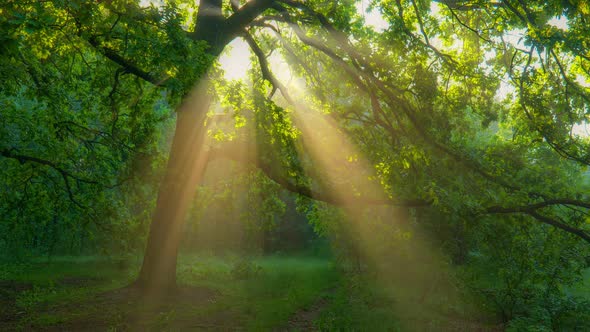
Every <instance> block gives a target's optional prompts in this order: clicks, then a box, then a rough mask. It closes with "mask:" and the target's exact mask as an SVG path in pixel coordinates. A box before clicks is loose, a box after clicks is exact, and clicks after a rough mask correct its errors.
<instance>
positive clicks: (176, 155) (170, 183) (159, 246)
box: [137, 79, 211, 292]
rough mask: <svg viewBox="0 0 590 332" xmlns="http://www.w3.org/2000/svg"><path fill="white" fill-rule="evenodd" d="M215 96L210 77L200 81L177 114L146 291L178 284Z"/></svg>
mask: <svg viewBox="0 0 590 332" xmlns="http://www.w3.org/2000/svg"><path fill="white" fill-rule="evenodd" d="M210 102H211V97H210V96H208V95H207V79H204V80H202V81H201V82H199V83H198V86H197V87H196V88H195V90H194V91H193V92H192V94H191V95H190V96H189V97H188V98H187V99H186V100H185V101H184V102H183V104H182V105H181V107H180V109H179V110H178V113H177V119H176V131H175V133H174V138H173V141H172V149H171V151H170V157H169V159H168V167H167V170H166V175H165V177H164V180H163V182H162V183H161V185H160V191H159V193H158V200H157V204H156V209H155V211H154V214H153V219H152V224H151V227H150V232H149V237H148V242H147V247H146V251H145V254H144V259H143V265H142V267H141V271H140V273H139V277H138V280H137V285H138V286H140V287H141V288H143V289H145V290H146V291H148V292H149V291H168V290H170V289H171V288H174V287H175V286H176V259H177V253H178V246H179V241H180V234H181V230H182V226H183V223H184V221H185V218H186V214H187V210H188V208H189V207H190V205H191V203H192V202H193V200H194V198H195V192H196V189H197V185H198V183H199V181H200V179H201V177H202V175H203V173H204V171H205V167H206V166H207V154H208V152H207V151H206V150H205V149H206V147H205V146H204V140H205V138H206V128H205V117H206V113H207V110H208V109H209V104H210Z"/></svg>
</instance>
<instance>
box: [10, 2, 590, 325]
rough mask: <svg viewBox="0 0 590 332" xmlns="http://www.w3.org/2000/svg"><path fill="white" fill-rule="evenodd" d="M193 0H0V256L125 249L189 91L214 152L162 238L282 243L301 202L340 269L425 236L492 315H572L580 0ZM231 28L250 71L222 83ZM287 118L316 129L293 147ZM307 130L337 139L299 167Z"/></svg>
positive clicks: (580, 108) (295, 134) (584, 172)
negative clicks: (198, 95) (203, 108)
mask: <svg viewBox="0 0 590 332" xmlns="http://www.w3.org/2000/svg"><path fill="white" fill-rule="evenodd" d="M200 2H201V4H199V3H197V1H184V0H177V1H159V2H156V1H153V2H152V3H151V4H149V2H146V1H141V2H139V1H116V0H110V1H84V0H75V1H59V0H55V1H11V0H9V1H4V2H3V4H2V5H1V6H0V32H1V34H0V77H1V78H2V81H1V83H2V84H1V85H0V110H1V113H0V124H1V125H0V183H1V184H2V185H1V186H0V215H2V219H1V221H0V256H4V258H6V257H11V258H14V257H20V258H23V257H24V256H27V255H32V254H33V255H40V254H43V255H45V254H47V255H53V254H56V253H80V252H92V253H95V252H98V251H100V250H107V251H109V250H111V251H112V250H117V251H125V252H131V251H133V250H138V249H142V248H143V246H144V245H145V238H146V236H147V231H148V229H149V226H150V218H151V217H150V216H151V215H152V212H153V210H154V208H155V206H156V198H157V193H158V186H159V184H160V183H161V181H162V179H163V177H164V174H165V172H166V166H165V165H166V160H167V154H168V151H169V150H170V145H171V144H172V139H173V138H172V132H173V130H174V128H173V124H174V122H175V120H176V119H177V118H178V116H177V114H176V113H175V112H174V110H175V109H177V108H178V107H179V105H180V104H181V102H182V100H183V98H184V97H185V96H186V95H187V94H188V93H189V92H190V91H191V89H192V88H193V86H195V85H196V84H198V83H199V82H203V81H207V82H208V83H211V84H209V85H208V86H207V89H208V91H209V94H210V95H211V98H212V101H211V107H209V108H208V111H209V114H208V116H207V119H206V124H207V126H208V127H207V129H205V127H204V126H202V125H203V124H202V123H195V124H194V126H195V128H200V130H207V137H209V140H208V143H207V146H205V147H202V149H204V150H206V151H207V153H209V157H210V160H215V161H211V163H210V164H211V165H220V160H225V161H226V163H225V164H223V165H225V166H222V167H221V168H220V167H219V166H214V167H210V168H211V169H213V170H210V171H208V172H209V173H207V174H208V175H207V176H206V177H205V180H204V181H203V183H202V186H201V187H200V188H192V189H191V190H192V191H197V192H198V194H197V198H196V200H195V201H194V202H193V204H192V208H191V212H190V213H189V218H188V219H189V223H188V224H187V226H186V229H187V234H190V235H191V237H190V238H189V237H187V239H186V240H185V241H184V244H185V246H184V247H185V248H193V249H194V248H202V247H203V245H202V242H203V241H195V239H199V236H201V238H202V239H203V240H204V239H205V238H208V237H210V236H208V235H206V234H209V235H213V234H216V235H218V236H219V238H220V240H219V241H221V242H219V241H218V242H217V244H216V245H212V246H213V247H215V246H217V248H214V249H219V248H230V247H231V248H234V249H242V250H244V249H247V250H252V249H253V248H254V247H256V250H263V251H269V250H270V251H272V250H277V249H280V250H282V249H284V248H289V246H288V245H281V244H280V241H290V239H291V240H292V237H290V236H294V235H293V234H298V235H297V236H298V237H299V240H297V241H299V242H300V243H307V242H309V240H311V239H313V237H314V236H313V235H311V234H310V231H309V228H306V227H307V226H302V224H301V219H302V218H303V217H302V215H305V217H306V218H307V219H308V220H309V222H310V224H311V225H312V226H313V228H314V230H315V231H316V233H317V234H319V235H321V236H324V237H325V238H328V239H330V240H331V241H332V243H333V247H334V248H335V249H334V251H335V252H336V254H337V255H339V257H340V258H342V259H343V262H344V263H343V264H344V265H346V263H345V261H347V260H349V261H353V262H354V263H355V265H356V270H357V272H358V271H362V270H364V269H369V270H371V271H381V272H383V271H388V272H387V273H393V272H391V271H389V270H388V269H389V268H388V267H385V266H382V265H384V264H383V263H384V262H391V261H392V260H394V261H396V262H404V263H408V264H410V262H412V261H414V262H416V261H420V260H421V259H422V258H421V257H422V256H421V254H420V253H416V252H417V251H420V250H421V248H422V247H423V246H427V247H428V248H431V249H432V250H434V251H435V252H436V255H437V256H436V257H438V258H440V259H438V260H439V261H440V262H441V264H443V265H448V266H453V272H452V273H451V272H449V273H450V274H452V275H453V276H452V278H451V279H452V281H451V283H454V284H455V285H461V286H458V287H460V288H462V290H463V291H465V292H470V293H471V294H475V297H476V298H478V300H477V301H479V303H483V304H482V305H484V306H486V308H488V309H489V310H490V311H492V312H494V313H496V314H497V315H498V316H499V317H501V319H502V320H504V321H506V322H508V321H512V323H511V324H512V325H510V326H513V327H514V328H515V329H519V328H520V327H522V326H531V325H532V324H533V323H534V324H537V325H538V329H539V330H541V329H543V328H547V329H549V328H552V329H568V328H570V329H576V328H578V329H580V328H584V326H582V324H583V322H588V321H590V320H588V319H587V316H588V315H589V313H588V311H587V306H585V304H584V302H582V300H581V299H578V298H576V297H575V295H574V294H571V293H570V292H569V291H568V289H569V288H568V287H570V286H571V285H574V284H576V283H577V282H579V280H580V278H581V276H582V273H583V271H584V269H586V268H588V257H590V249H589V247H588V244H589V243H590V219H589V214H588V210H589V209H590V197H589V196H588V192H589V189H590V188H589V187H590V179H589V176H588V166H589V165H590V138H589V136H588V134H587V132H586V133H584V130H587V128H588V127H587V126H588V121H589V114H590V83H589V82H590V54H589V53H588V49H590V31H589V28H588V27H589V26H590V24H589V22H588V20H590V7H588V5H587V4H586V3H585V2H583V1H552V2H544V1H527V2H523V1H508V0H505V1H498V2H487V1H451V0H441V1H432V2H431V1H425V0H410V1H370V2H362V3H361V2H357V1H353V0H341V1H320V0H317V1H316V0H313V1H305V2H304V1H294V0H276V1H271V0H252V1H249V2H245V1H233V0H232V1H229V2H225V1H213V0H207V1H200ZM364 4H369V6H368V8H367V10H372V11H373V12H374V13H379V14H380V17H381V18H382V19H383V20H384V23H383V26H382V27H375V26H374V25H371V24H368V22H367V21H366V20H365V15H366V13H365V12H364V11H363V9H362V8H361V7H363V5H364ZM199 5H200V6H199ZM205 7H207V8H210V10H212V11H213V12H215V10H219V15H221V16H220V17H219V18H218V19H219V20H218V21H215V22H213V21H211V22H213V23H211V22H205V20H208V19H209V18H206V16H202V15H200V14H199V13H201V12H202V10H201V9H202V8H205ZM211 8H212V9H211ZM203 11H204V10H203ZM203 17H205V18H203ZM245 20H248V22H246V23H244V21H245ZM369 23H370V22H369ZM200 24H201V26H199V25H200ZM205 24H212V25H210V26H205ZM215 24H217V25H215ZM223 24H224V25H223ZM232 24H233V25H232ZM203 26H204V27H203ZM234 27H236V28H235V29H234ZM234 30H235V31H234ZM230 37H231V38H230ZM223 38H226V39H228V40H225V39H223ZM235 38H241V39H242V40H243V41H245V42H246V43H247V44H248V45H249V47H250V49H251V54H249V55H247V54H244V55H242V56H244V57H249V58H250V60H251V66H252V67H251V68H250V70H249V71H248V75H247V77H245V78H243V79H240V80H228V79H226V78H224V73H223V69H222V68H221V67H220V66H219V64H218V63H217V62H216V59H215V57H216V55H218V54H219V53H220V52H221V49H223V47H225V45H226V44H227V43H229V42H230V41H231V40H232V39H235ZM222 39H223V40H222ZM218 48H220V49H218ZM281 66H283V67H284V66H288V68H289V70H288V74H289V75H291V76H293V79H292V80H291V81H289V82H287V81H285V80H284V79H285V74H284V73H282V74H281V73H280V72H279V70H278V69H277V68H280V67H281ZM205 77H206V79H204V78H205ZM201 79H203V80H201ZM300 113H302V114H304V116H305V117H308V119H312V120H311V121H312V122H315V123H316V124H317V123H323V122H322V121H325V123H327V124H330V126H328V125H324V126H323V127H322V126H317V127H315V128H313V130H312V131H314V132H315V135H316V136H311V137H312V138H314V140H315V141H314V142H312V143H311V144H310V136H309V129H307V131H306V128H305V123H303V122H302V120H301V118H298V115H297V114H300ZM299 116H301V115H299ZM328 127H330V128H331V129H330V128H328ZM318 128H319V129H318ZM321 128H325V129H326V131H328V133H324V132H320V133H318V131H319V130H321ZM330 130H332V131H333V132H334V133H336V134H334V133H332V134H330V133H329V131H330ZM330 135H333V136H335V137H342V141H343V142H344V141H346V142H349V143H350V145H351V146H352V147H353V148H351V149H346V148H342V147H341V146H334V145H332V146H330V145H329V144H328V145H324V146H328V147H330V148H331V149H330V150H328V149H324V151H322V152H320V154H323V155H326V156H330V158H332V159H331V160H332V163H333V165H332V166H333V167H325V165H324V167H322V163H321V162H319V161H318V160H317V158H318V156H317V154H318V153H317V152H316V153H315V155H314V152H313V151H310V150H312V149H310V146H311V145H315V146H322V145H321V144H320V143H321V142H320V141H322V140H325V141H329V140H330V137H329V136H330ZM342 146H346V144H345V143H343V144H342ZM229 160H231V162H230V161H229ZM216 163H217V164H216ZM228 165H229V166H228ZM334 165H336V166H334ZM367 165H368V166H367ZM226 166H227V167H226ZM224 167H226V168H224ZM366 182H369V183H370V184H371V185H370V186H364V185H363V184H362V183H366ZM374 187H376V188H379V193H377V192H374V191H373V192H371V190H368V189H367V188H374ZM287 191H288V192H290V193H289V194H287V193H286V192H287ZM295 197H296V198H295ZM295 199H296V201H297V203H296V204H295V203H294V202H295ZM295 205H297V210H298V211H299V212H296V211H295ZM353 205H354V206H355V208H354V211H355V214H354V218H351V217H350V215H349V216H347V213H349V214H350V208H349V209H348V210H347V206H353ZM391 206H395V207H391ZM285 211H287V213H286V214H285ZM297 213H301V214H302V215H298V214H297ZM285 216H286V217H285ZM285 219H286V220H287V222H286V223H285V224H284V225H291V226H289V227H292V228H289V227H283V228H282V229H283V231H281V227H282V226H281V221H282V220H285ZM349 219H355V220H353V221H351V220H349ZM220 223H224V225H225V226H224V227H227V228H228V229H231V230H234V234H233V235H231V236H230V235H228V237H223V236H221V235H220V233H217V232H218V230H223V228H218V230H215V231H210V233H207V231H206V228H207V227H208V226H207V225H209V226H210V227H212V226H211V225H216V224H220ZM353 224H356V225H360V226H355V227H360V228H358V229H356V230H357V231H358V232H357V231H355V230H354V229H353V228H352V227H353V226H351V225H353ZM199 227H200V229H201V230H200V232H201V235H198V233H199ZM286 228H289V230H285V229H286ZM281 232H282V233H281ZM230 233H231V231H228V232H227V234H230ZM281 234H282V235H281ZM230 238H232V239H236V240H235V241H228V239H230ZM368 238H371V239H373V240H374V241H375V242H376V243H378V245H370V246H369V245H366V243H363V242H366V241H367V239H368ZM191 239H192V240H191ZM238 239H239V240H238ZM212 241H213V240H212ZM223 241H227V242H223ZM306 241H307V242H306ZM230 242H231V243H230ZM256 250H254V251H256ZM21 256H23V257H21ZM433 257H434V256H433ZM430 259H432V257H430ZM443 261H444V262H443ZM385 265H387V264H385ZM375 273H376V274H378V273H377V272H375ZM416 273H418V272H416ZM586 328H588V327H587V326H586Z"/></svg>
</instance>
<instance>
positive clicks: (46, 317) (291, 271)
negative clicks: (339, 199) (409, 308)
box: [0, 255, 502, 331]
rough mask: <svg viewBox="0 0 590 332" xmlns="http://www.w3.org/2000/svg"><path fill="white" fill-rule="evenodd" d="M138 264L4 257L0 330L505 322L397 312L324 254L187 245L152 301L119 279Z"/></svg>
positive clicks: (493, 327) (440, 326) (437, 326)
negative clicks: (170, 284)
mask: <svg viewBox="0 0 590 332" xmlns="http://www.w3.org/2000/svg"><path fill="white" fill-rule="evenodd" d="M138 267H139V261H137V260H118V259H110V260H108V259H104V258H96V257H56V258H54V259H53V261H52V262H29V263H19V264H3V265H2V266H1V268H0V330H2V331H5V330H8V331H11V330H12V331H21V330H26V331H29V330H36V331H64V330H68V331H161V330H166V331H187V330H188V331H191V330H220V331H242V330H247V331H311V330H322V331H333V330H354V331H357V330H363V331H398V330H402V326H404V327H406V328H404V329H403V330H412V331H500V330H502V327H501V325H499V324H498V323H497V322H495V321H493V320H492V321H488V322H487V323H482V322H476V321H474V320H470V319H467V318H465V317H460V316H457V315H455V314H450V313H449V312H450V311H448V310H447V311H446V312H445V310H441V311H443V313H440V314H438V313H437V314H431V313H427V312H426V310H425V311H423V312H421V313H420V314H419V315H414V316H407V317H400V315H395V314H393V313H394V309H395V305H396V303H395V301H396V300H395V299H392V298H390V297H387V296H385V295H384V292H382V291H381V290H380V289H379V288H377V287H372V286H371V285H368V284H367V283H366V282H365V281H364V280H358V279H357V280H355V278H347V277H344V275H343V273H342V271H338V269H336V268H335V267H334V265H333V263H332V262H331V261H330V260H329V259H323V258H315V257H303V256H287V257H285V256H281V257H279V256H270V257H257V258H249V259H246V258H243V257H237V256H226V257H216V256H211V255H198V256H197V255H184V256H181V259H180V261H179V268H178V271H177V274H178V279H179V284H181V285H182V286H181V287H180V288H179V290H178V291H177V292H176V293H175V294H171V295H169V296H168V297H167V298H165V299H164V300H162V301H160V302H158V303H157V304H154V303H151V302H148V301H144V298H143V297H142V296H141V294H139V293H138V292H137V290H135V289H133V288H129V287H126V285H129V284H130V283H131V281H132V280H133V278H134V277H135V275H136V273H137V270H138ZM426 307H427V305H426V304H425V305H424V308H426ZM402 316H403V315H402ZM404 322H405V323H404ZM408 322H410V324H411V328H409V329H408V328H407V326H408Z"/></svg>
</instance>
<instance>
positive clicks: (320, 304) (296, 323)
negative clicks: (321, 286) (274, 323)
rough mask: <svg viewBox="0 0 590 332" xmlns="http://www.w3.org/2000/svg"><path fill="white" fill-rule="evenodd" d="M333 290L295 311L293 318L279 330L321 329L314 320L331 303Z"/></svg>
mask: <svg viewBox="0 0 590 332" xmlns="http://www.w3.org/2000/svg"><path fill="white" fill-rule="evenodd" d="M332 292H333V290H330V291H328V292H326V293H324V294H323V295H322V296H320V297H319V298H318V299H317V300H316V301H315V302H314V303H313V304H312V305H310V306H309V307H307V308H304V309H300V310H299V311H297V312H296V313H294V314H293V315H292V316H291V318H289V322H288V323H287V325H286V326H285V327H283V328H281V329H279V330H278V331H319V330H318V329H317V328H316V327H315V326H314V324H313V322H314V321H315V320H316V319H317V318H318V317H319V315H320V313H321V312H322V310H324V309H325V308H326V306H327V305H328V304H329V303H330V301H329V300H328V297H329V296H328V294H330V293H332Z"/></svg>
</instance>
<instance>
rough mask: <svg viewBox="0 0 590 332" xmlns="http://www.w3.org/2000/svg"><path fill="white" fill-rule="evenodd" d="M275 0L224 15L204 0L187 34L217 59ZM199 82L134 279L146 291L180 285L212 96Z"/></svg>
mask: <svg viewBox="0 0 590 332" xmlns="http://www.w3.org/2000/svg"><path fill="white" fill-rule="evenodd" d="M274 1H275V0H251V1H249V2H247V3H246V4H244V5H243V6H242V7H240V8H238V10H237V11H236V12H235V13H234V14H232V15H231V16H229V17H227V18H224V17H223V14H222V10H221V6H222V0H201V1H200V2H199V11H198V13H197V22H196V25H195V31H194V32H193V33H189V34H188V36H189V37H190V38H192V39H193V40H194V41H205V42H207V44H208V45H209V48H208V49H207V51H206V52H207V53H208V54H209V55H211V56H212V57H213V58H217V57H218V56H219V55H220V54H221V52H222V51H223V49H224V48H225V46H226V45H227V44H229V43H230V42H231V41H232V40H233V39H234V38H235V37H236V36H238V35H239V34H240V33H242V31H243V29H244V28H245V27H246V26H247V25H248V24H249V23H250V22H251V21H252V20H254V19H255V18H256V17H257V16H258V15H260V14H261V13H262V12H263V11H264V10H266V9H267V8H268V7H270V6H271V5H272V3H273V2H274ZM206 75H207V74H204V76H206ZM195 82H196V84H197V87H196V89H194V91H193V92H192V94H191V95H190V96H189V97H188V98H187V99H186V100H185V101H184V102H183V104H182V105H181V107H180V108H179V110H178V112H177V119H176V131H175V133H174V138H173V141H172V149H171V151H170V157H169V159H168V166H167V169H166V175H165V177H164V180H163V182H162V184H161V185H160V190H159V192H158V200H157V203H156V209H155V211H154V214H153V217H152V224H151V226H150V232H149V235H148V241H147V246H146V251H145V254H144V259H143V264H142V267H141V271H140V273H139V277H138V278H137V280H136V283H135V284H136V286H139V287H140V288H142V289H143V290H144V291H145V292H147V293H148V294H149V293H162V292H167V291H170V290H171V289H174V288H175V287H176V263H177V254H178V246H179V243H180V236H181V232H182V227H183V224H184V221H185V218H186V214H187V210H188V209H189V207H190V205H191V204H192V203H193V201H194V199H195V193H196V189H197V185H198V183H199V181H200V179H201V178H202V176H203V173H204V171H205V168H206V166H207V160H208V151H206V150H205V144H204V143H205V139H206V128H205V126H204V124H205V118H206V114H207V110H208V109H209V104H210V103H211V97H210V96H209V95H208V94H207V86H208V78H207V77H197V78H195Z"/></svg>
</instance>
